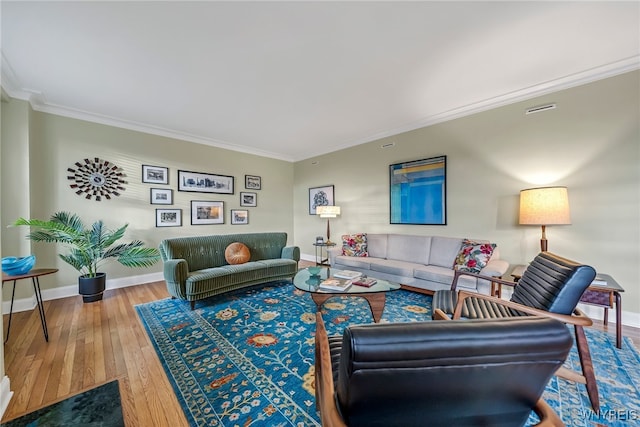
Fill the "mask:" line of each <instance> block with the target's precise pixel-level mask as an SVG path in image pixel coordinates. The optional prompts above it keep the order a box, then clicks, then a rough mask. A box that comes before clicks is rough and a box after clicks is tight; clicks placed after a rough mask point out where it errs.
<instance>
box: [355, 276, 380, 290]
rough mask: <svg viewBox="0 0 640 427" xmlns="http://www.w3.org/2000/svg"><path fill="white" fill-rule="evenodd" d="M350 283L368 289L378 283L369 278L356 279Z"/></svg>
mask: <svg viewBox="0 0 640 427" xmlns="http://www.w3.org/2000/svg"><path fill="white" fill-rule="evenodd" d="M351 283H353V284H354V285H358V286H364V287H365V288H370V287H371V286H373V285H375V284H376V283H378V281H377V280H376V279H373V278H371V277H358V278H357V279H353V280H352V281H351Z"/></svg>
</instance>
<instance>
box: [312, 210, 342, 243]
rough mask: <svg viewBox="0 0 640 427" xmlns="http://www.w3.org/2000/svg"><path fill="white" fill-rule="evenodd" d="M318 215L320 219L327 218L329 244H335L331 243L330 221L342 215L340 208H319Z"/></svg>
mask: <svg viewBox="0 0 640 427" xmlns="http://www.w3.org/2000/svg"><path fill="white" fill-rule="evenodd" d="M316 214H318V215H320V218H327V244H331V243H333V242H331V228H330V226H329V219H330V218H335V217H337V216H338V215H340V206H318V207H316Z"/></svg>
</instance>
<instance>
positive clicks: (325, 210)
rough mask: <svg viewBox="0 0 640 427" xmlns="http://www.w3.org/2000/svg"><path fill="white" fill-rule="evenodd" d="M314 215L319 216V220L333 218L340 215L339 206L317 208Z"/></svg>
mask: <svg viewBox="0 0 640 427" xmlns="http://www.w3.org/2000/svg"><path fill="white" fill-rule="evenodd" d="M316 214H317V215H320V218H335V217H337V216H338V215H340V206H318V207H317V208H316Z"/></svg>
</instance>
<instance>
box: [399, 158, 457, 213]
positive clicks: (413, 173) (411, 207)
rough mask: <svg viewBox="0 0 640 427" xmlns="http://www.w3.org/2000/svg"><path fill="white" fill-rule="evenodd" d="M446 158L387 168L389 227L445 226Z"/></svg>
mask: <svg viewBox="0 0 640 427" xmlns="http://www.w3.org/2000/svg"><path fill="white" fill-rule="evenodd" d="M446 179H447V156H439V157H431V158H428V159H422V160H414V161H410V162H404V163H396V164H392V165H389V202H390V203H389V205H390V207H391V216H390V222H391V224H425V225H446V224H447V181H446Z"/></svg>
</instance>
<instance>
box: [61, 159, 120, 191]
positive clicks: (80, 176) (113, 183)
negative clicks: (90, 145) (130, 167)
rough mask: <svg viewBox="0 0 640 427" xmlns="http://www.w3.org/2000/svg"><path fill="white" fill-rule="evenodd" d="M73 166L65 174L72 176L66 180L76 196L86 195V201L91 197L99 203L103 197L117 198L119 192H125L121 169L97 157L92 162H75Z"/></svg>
mask: <svg viewBox="0 0 640 427" xmlns="http://www.w3.org/2000/svg"><path fill="white" fill-rule="evenodd" d="M75 166H76V167H75V168H67V172H70V173H72V174H73V175H68V176H67V179H69V180H71V181H73V182H74V183H73V184H70V187H71V188H72V189H73V190H74V191H75V192H76V194H77V195H78V196H82V195H83V194H85V193H86V194H85V198H86V199H89V200H91V198H92V197H93V198H95V200H96V201H97V202H99V201H101V200H102V198H103V197H104V198H105V199H107V200H110V199H111V196H119V195H120V191H124V190H125V188H124V185H125V184H126V183H127V182H126V181H125V180H124V177H125V176H126V175H125V174H124V173H123V172H122V169H120V168H119V167H118V166H116V165H115V164H113V163H111V162H109V161H107V160H101V159H99V158H97V157H95V158H94V159H93V160H91V159H84V164H83V163H82V162H76V163H75Z"/></svg>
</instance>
